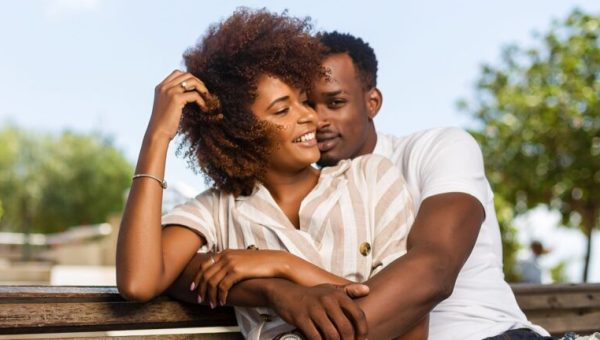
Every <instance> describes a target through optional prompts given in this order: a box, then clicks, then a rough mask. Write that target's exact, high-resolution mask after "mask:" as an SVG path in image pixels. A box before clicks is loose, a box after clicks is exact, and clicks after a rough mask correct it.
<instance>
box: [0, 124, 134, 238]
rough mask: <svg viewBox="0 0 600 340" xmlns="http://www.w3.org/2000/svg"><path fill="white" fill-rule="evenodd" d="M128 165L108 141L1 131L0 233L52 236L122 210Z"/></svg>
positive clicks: (95, 136)
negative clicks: (0, 211)
mask: <svg viewBox="0 0 600 340" xmlns="http://www.w3.org/2000/svg"><path fill="white" fill-rule="evenodd" d="M131 173H132V166H131V165H130V163H129V162H128V161H127V160H126V159H125V157H124V156H123V155H122V153H121V152H120V151H119V150H117V149H116V148H115V147H114V146H113V145H112V144H111V142H110V140H108V139H107V138H105V137H103V136H101V135H99V134H92V135H81V134H76V133H72V132H64V133H62V134H61V135H59V136H54V135H44V134H36V133H31V132H27V131H24V130H22V129H19V128H17V127H14V126H9V127H6V128H4V129H1V130H0V200H1V201H2V202H3V208H4V215H3V216H2V219H1V220H0V229H2V230H12V231H24V232H55V231H61V230H64V229H66V228H68V227H70V226H74V225H82V224H91V223H100V222H105V221H106V220H107V218H108V216H109V215H110V214H112V213H116V212H119V211H121V210H122V208H123V201H124V196H123V195H124V193H125V190H126V189H127V188H128V186H129V184H130V178H131Z"/></svg>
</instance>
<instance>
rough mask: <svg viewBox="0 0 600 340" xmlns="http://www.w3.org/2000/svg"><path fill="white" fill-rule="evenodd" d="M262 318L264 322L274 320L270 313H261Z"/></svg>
mask: <svg viewBox="0 0 600 340" xmlns="http://www.w3.org/2000/svg"><path fill="white" fill-rule="evenodd" d="M260 318H261V319H262V321H264V322H271V321H272V320H273V318H271V316H270V315H269V314H261V315H260Z"/></svg>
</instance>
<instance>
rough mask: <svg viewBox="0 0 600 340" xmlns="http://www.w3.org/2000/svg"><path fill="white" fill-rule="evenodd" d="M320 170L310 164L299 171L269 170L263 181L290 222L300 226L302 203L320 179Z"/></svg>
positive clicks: (297, 226)
mask: <svg viewBox="0 0 600 340" xmlns="http://www.w3.org/2000/svg"><path fill="white" fill-rule="evenodd" d="M319 175H320V170H318V169H315V168H313V167H312V166H308V167H306V168H305V169H302V170H300V171H298V172H294V173H291V172H285V173H282V172H277V171H274V170H271V171H268V172H267V174H266V176H265V179H264V181H263V184H264V186H265V187H266V188H267V189H268V190H269V192H270V193H271V196H272V197H273V199H274V200H275V202H276V203H277V205H279V207H280V208H281V210H283V212H284V213H285V214H286V216H287V217H288V219H289V220H290V222H291V223H292V224H293V225H294V226H295V227H296V228H299V227H300V218H299V211H300V204H301V203H302V200H303V199H304V198H305V197H306V196H307V195H308V193H309V192H311V190H312V189H313V188H314V187H315V186H316V185H317V182H318V181H319Z"/></svg>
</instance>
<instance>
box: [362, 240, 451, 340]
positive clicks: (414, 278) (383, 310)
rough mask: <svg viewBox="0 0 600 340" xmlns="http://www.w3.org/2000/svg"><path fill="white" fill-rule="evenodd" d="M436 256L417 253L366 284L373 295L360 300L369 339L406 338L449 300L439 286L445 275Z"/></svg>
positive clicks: (403, 258) (409, 254)
mask: <svg viewBox="0 0 600 340" xmlns="http://www.w3.org/2000/svg"><path fill="white" fill-rule="evenodd" d="M438 265H439V259H438V258H437V257H436V256H435V255H431V254H420V251H419V250H417V249H415V250H413V251H412V252H409V253H408V254H407V255H405V256H403V257H401V258H399V259H397V260H396V261H394V262H393V263H391V264H389V265H388V266H387V267H386V268H384V269H383V270H382V271H381V272H379V273H378V274H377V275H375V276H373V277H372V278H371V279H369V280H368V281H367V282H366V284H367V286H369V288H370V294H369V295H368V296H366V297H364V298H361V299H358V300H357V301H358V303H359V306H360V307H361V308H362V309H363V311H364V312H365V315H366V317H367V323H368V325H369V338H373V339H391V338H395V337H398V336H400V335H402V334H405V333H406V332H407V331H409V330H410V329H412V328H413V327H415V326H416V325H417V324H419V323H420V322H422V321H423V319H424V318H425V317H427V316H428V313H429V312H430V311H431V310H432V309H433V308H434V307H435V306H436V305H437V304H438V303H440V302H441V301H443V300H444V299H445V298H447V297H448V292H447V291H446V289H445V288H444V287H443V286H442V285H439V284H436V283H437V282H438V281H437V280H439V279H440V278H441V277H442V276H443V275H444V274H443V273H440V272H439V271H437V273H436V269H435V267H436V266H438Z"/></svg>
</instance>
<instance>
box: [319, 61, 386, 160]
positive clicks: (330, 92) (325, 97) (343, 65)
mask: <svg viewBox="0 0 600 340" xmlns="http://www.w3.org/2000/svg"><path fill="white" fill-rule="evenodd" d="M322 65H323V67H324V68H325V69H326V70H327V72H328V77H324V78H322V79H320V80H319V81H317V82H316V83H315V86H314V88H313V90H312V91H311V94H310V98H309V99H310V101H311V102H312V104H313V105H314V108H315V110H316V111H317V115H318V119H319V127H318V130H317V141H318V146H319V150H320V151H321V158H320V160H319V162H318V164H319V165H320V166H329V165H335V164H337V162H339V161H340V160H342V159H347V158H354V157H357V156H360V155H363V154H367V153H371V152H372V151H373V149H374V148H375V143H376V141H377V137H376V135H375V128H374V126H373V121H372V118H373V117H374V116H375V114H377V110H379V105H380V103H381V101H380V100H379V101H378V102H377V103H375V106H373V105H374V102H373V100H372V98H371V97H372V95H373V92H374V91H375V92H376V95H379V97H378V98H381V97H380V93H379V91H378V90H377V89H371V90H365V89H364V87H363V84H362V83H361V81H360V78H359V76H358V73H357V71H356V70H355V67H354V64H353V63H352V59H351V58H350V56H349V55H348V54H345V53H340V54H333V55H330V56H328V57H327V58H325V59H324V60H323V64H322Z"/></svg>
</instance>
